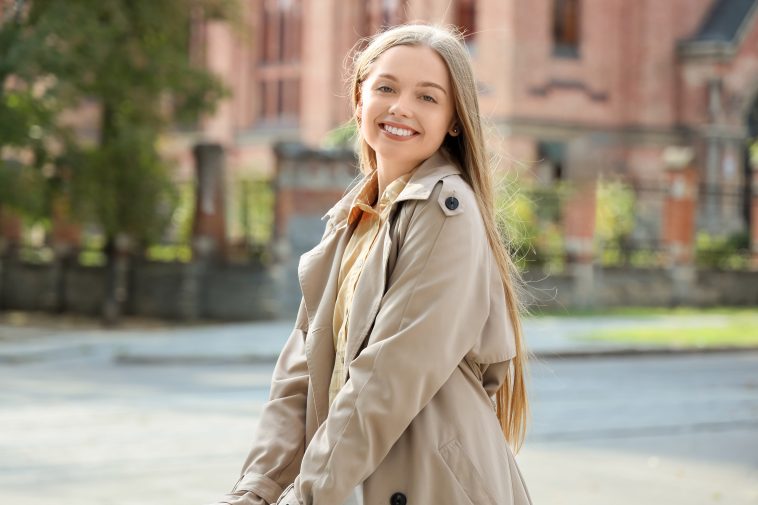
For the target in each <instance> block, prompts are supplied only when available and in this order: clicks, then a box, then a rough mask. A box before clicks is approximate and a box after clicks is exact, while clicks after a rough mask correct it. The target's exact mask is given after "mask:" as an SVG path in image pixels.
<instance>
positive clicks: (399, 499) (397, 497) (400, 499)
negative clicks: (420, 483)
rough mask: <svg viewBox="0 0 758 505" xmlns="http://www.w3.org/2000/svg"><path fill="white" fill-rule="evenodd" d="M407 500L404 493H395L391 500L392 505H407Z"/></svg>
mask: <svg viewBox="0 0 758 505" xmlns="http://www.w3.org/2000/svg"><path fill="white" fill-rule="evenodd" d="M407 501H408V500H407V498H406V497H405V495H404V494H403V493H395V494H393V495H392V497H391V498H390V505H405V503H406V502H407Z"/></svg>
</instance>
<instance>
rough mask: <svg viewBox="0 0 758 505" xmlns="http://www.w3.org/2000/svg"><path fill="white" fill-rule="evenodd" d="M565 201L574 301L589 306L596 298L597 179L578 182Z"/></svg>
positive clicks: (563, 217)
mask: <svg viewBox="0 0 758 505" xmlns="http://www.w3.org/2000/svg"><path fill="white" fill-rule="evenodd" d="M570 191H571V193H570V195H569V196H568V198H567V199H566V201H565V202H564V205H563V216H562V219H563V235H564V240H565V249H566V269H567V270H568V272H569V273H570V274H571V275H572V277H573V278H574V301H575V303H574V305H575V306H577V307H589V306H592V305H593V304H594V302H595V288H596V286H595V275H594V270H595V267H594V259H595V255H594V241H595V212H596V208H595V207H596V201H597V199H596V195H597V181H596V180H594V179H580V180H577V181H575V182H574V186H573V187H572V188H571V190H570Z"/></svg>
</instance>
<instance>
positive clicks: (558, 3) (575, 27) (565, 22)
mask: <svg viewBox="0 0 758 505" xmlns="http://www.w3.org/2000/svg"><path fill="white" fill-rule="evenodd" d="M580 15H581V13H580V5H579V0H553V54H554V55H555V56H558V57H561V58H578V57H579V42H580V36H579V35H580V28H581V26H580V24H579V21H580Z"/></svg>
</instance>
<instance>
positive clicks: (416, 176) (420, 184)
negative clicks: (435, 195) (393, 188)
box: [321, 148, 461, 226]
mask: <svg viewBox="0 0 758 505" xmlns="http://www.w3.org/2000/svg"><path fill="white" fill-rule="evenodd" d="M408 174H410V177H409V178H408V181H407V182H406V184H405V185H404V186H403V188H402V191H400V194H398V195H397V198H395V200H394V203H397V202H401V201H404V200H426V199H427V198H429V195H430V194H431V193H432V190H433V189H434V185H435V184H436V183H437V181H438V180H440V179H441V178H443V177H446V176H448V175H453V174H461V169H460V168H459V167H458V164H457V163H456V162H455V161H453V160H452V157H451V156H450V155H449V154H448V153H447V151H446V150H444V149H442V148H441V149H439V150H437V151H436V152H435V153H434V154H433V155H431V156H430V157H429V158H427V159H426V160H425V161H424V162H422V163H421V164H420V165H419V166H418V167H416V168H415V169H413V170H411V171H410V172H408ZM406 175H407V174H406ZM370 177H378V176H377V174H376V171H374V172H372V173H371V174H369V175H367V176H364V178H363V179H362V180H363V183H362V184H356V185H355V186H354V187H353V188H352V189H351V190H350V191H349V192H348V193H347V194H346V195H345V196H343V197H342V198H341V199H340V200H339V201H338V202H337V203H336V204H335V205H334V206H333V207H332V208H331V209H329V210H328V211H327V212H326V214H324V215H323V216H322V217H321V219H322V220H323V219H324V218H326V217H327V216H328V217H330V218H331V219H332V220H334V223H335V226H338V225H340V224H341V223H342V221H343V220H344V221H345V223H347V217H348V214H349V211H350V209H351V208H352V204H351V202H355V200H356V197H357V195H359V194H360V193H361V191H363V190H366V186H367V185H369V183H370V180H367V178H370ZM393 182H394V181H393ZM388 188H389V186H388ZM371 201H373V200H371Z"/></svg>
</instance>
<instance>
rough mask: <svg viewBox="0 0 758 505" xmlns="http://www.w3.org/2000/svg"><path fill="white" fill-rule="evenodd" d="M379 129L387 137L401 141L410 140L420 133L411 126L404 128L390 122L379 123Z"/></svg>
mask: <svg viewBox="0 0 758 505" xmlns="http://www.w3.org/2000/svg"><path fill="white" fill-rule="evenodd" d="M379 129H380V130H381V131H382V133H384V134H385V135H386V136H387V137H389V138H391V139H393V140H400V141H403V140H409V139H411V138H413V137H416V136H417V135H418V134H419V133H418V132H417V131H415V130H411V129H410V128H404V127H401V126H396V125H392V124H389V123H379Z"/></svg>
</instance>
